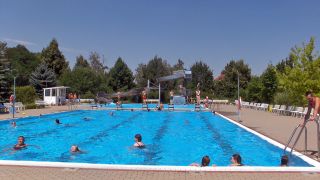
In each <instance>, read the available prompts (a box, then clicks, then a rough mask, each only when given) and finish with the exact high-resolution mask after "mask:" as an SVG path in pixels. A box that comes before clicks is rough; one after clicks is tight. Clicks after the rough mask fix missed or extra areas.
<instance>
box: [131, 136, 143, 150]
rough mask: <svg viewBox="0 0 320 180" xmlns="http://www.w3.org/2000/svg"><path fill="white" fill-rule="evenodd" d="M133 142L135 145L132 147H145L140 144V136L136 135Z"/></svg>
mask: <svg viewBox="0 0 320 180" xmlns="http://www.w3.org/2000/svg"><path fill="white" fill-rule="evenodd" d="M134 141H135V143H134V144H133V146H134V147H140V148H142V147H145V145H144V144H143V142H142V136H141V134H136V135H135V136H134Z"/></svg>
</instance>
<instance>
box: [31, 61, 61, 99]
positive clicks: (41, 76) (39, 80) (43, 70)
mask: <svg viewBox="0 0 320 180" xmlns="http://www.w3.org/2000/svg"><path fill="white" fill-rule="evenodd" d="M30 83H31V84H32V85H33V86H34V87H35V89H36V92H37V94H38V95H39V96H42V89H43V88H45V87H52V86H55V85H56V75H55V73H54V72H53V70H52V69H50V68H49V67H48V65H47V64H45V63H41V64H40V65H39V66H38V67H37V68H36V69H35V71H34V72H33V73H32V74H31V76H30Z"/></svg>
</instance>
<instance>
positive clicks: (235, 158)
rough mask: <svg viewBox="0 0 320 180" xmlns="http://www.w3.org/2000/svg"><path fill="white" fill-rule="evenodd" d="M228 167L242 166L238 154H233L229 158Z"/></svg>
mask: <svg viewBox="0 0 320 180" xmlns="http://www.w3.org/2000/svg"><path fill="white" fill-rule="evenodd" d="M230 166H243V164H242V162H241V156H240V155H239V154H234V155H232V156H231V165H230Z"/></svg>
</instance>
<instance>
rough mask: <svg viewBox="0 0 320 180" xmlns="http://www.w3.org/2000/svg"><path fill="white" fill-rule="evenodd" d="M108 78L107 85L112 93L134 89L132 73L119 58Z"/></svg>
mask: <svg viewBox="0 0 320 180" xmlns="http://www.w3.org/2000/svg"><path fill="white" fill-rule="evenodd" d="M109 77H110V79H109V83H108V85H109V86H110V87H111V88H112V90H113V91H127V90H130V89H131V88H133V87H134V83H133V79H134V78H133V73H132V71H131V70H130V69H129V68H128V66H127V64H126V63H125V62H124V61H123V60H122V59H121V57H119V58H118V59H117V61H116V63H115V64H114V67H112V68H111V69H110V72H109Z"/></svg>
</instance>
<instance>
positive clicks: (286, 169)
mask: <svg viewBox="0 0 320 180" xmlns="http://www.w3.org/2000/svg"><path fill="white" fill-rule="evenodd" d="M62 112H69V111H61V112H56V113H62ZM47 114H55V113H47ZM216 114H217V115H219V116H221V117H223V118H224V119H226V120H228V121H229V122H231V123H233V124H236V125H237V126H239V127H241V128H243V129H245V130H246V131H248V132H251V133H253V134H255V135H256V136H258V137H260V138H262V139H264V140H266V141H268V142H269V143H271V144H273V145H275V146H277V147H279V148H282V149H283V148H284V145H283V144H281V143H279V142H277V141H275V140H273V139H271V138H269V137H267V136H264V135H262V134H260V133H258V132H256V131H254V130H252V129H250V128H248V127H246V126H244V125H242V124H240V123H237V122H235V121H233V120H231V119H230V118H227V117H225V116H223V115H221V114H219V113H216ZM43 115H44V114H43ZM290 150H291V149H290V148H288V150H287V151H290ZM293 154H294V155H296V156H298V157H300V158H301V159H303V160H304V161H306V162H307V163H309V164H311V165H313V166H315V167H265V166H242V167H193V166H159V165H157V166H156V165H113V164H89V163H66V162H44V161H14V160H0V166H1V165H2V166H30V167H52V168H80V169H105V170H145V171H206V172H211V171H212V172H317V173H320V163H319V162H317V161H315V160H313V159H311V158H309V157H307V156H305V155H303V154H301V153H299V152H297V151H293Z"/></svg>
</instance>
